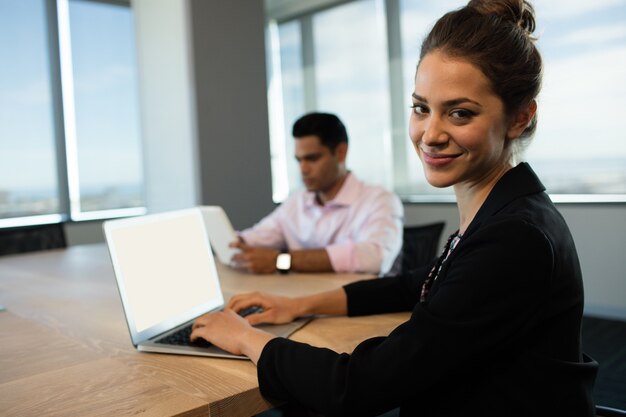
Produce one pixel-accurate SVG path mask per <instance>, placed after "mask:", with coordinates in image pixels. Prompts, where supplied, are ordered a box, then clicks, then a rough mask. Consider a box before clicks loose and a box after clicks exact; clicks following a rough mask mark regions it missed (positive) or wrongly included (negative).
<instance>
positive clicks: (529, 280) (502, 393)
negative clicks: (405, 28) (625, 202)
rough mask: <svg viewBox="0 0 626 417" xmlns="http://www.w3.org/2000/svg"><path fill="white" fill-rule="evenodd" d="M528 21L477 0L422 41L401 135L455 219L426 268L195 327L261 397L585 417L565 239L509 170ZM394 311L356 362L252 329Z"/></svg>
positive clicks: (495, 2)
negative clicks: (240, 363)
mask: <svg viewBox="0 0 626 417" xmlns="http://www.w3.org/2000/svg"><path fill="white" fill-rule="evenodd" d="M534 26H535V24H534V12H533V9H532V7H531V5H530V4H529V3H528V2H526V1H522V0H519V1H516V0H491V1H489V0H472V1H470V2H469V4H468V5H467V6H466V7H464V8H462V9H459V10H457V11H454V12H450V13H448V14H446V15H444V16H443V17H442V18H441V19H439V21H438V22H437V23H436V24H435V26H434V27H433V29H432V31H431V32H430V34H429V35H428V36H427V38H426V39H425V40H424V42H423V44H422V50H421V55H420V62H419V64H418V67H417V71H416V76H415V90H414V92H413V95H412V97H413V105H412V113H411V119H410V128H409V134H410V137H411V141H412V142H413V144H414V146H415V151H416V153H417V155H418V156H419V158H420V159H421V161H422V164H423V166H424V173H425V175H426V178H427V180H428V182H429V183H430V184H432V185H433V186H435V187H447V186H453V187H454V192H455V194H456V199H457V202H458V208H459V215H460V225H459V230H458V232H457V233H455V234H454V235H452V236H451V237H450V239H449V240H448V243H447V245H446V248H445V250H444V253H443V254H442V256H441V257H440V258H439V259H438V260H437V262H436V263H434V264H433V265H431V266H430V267H429V268H428V269H425V270H423V271H418V272H417V273H415V274H413V275H412V276H404V277H396V278H386V279H380V280H369V281H362V282H358V283H354V284H350V285H347V286H345V287H344V288H341V289H338V290H335V291H331V292H328V293H322V294H318V295H313V296H309V297H302V298H297V299H289V298H284V297H276V296H271V295H267V294H248V295H240V296H236V297H234V298H233V299H232V300H231V301H230V303H229V307H230V308H231V309H232V310H234V311H239V310H241V309H244V308H247V307H249V306H252V305H259V306H261V307H263V309H264V312H262V313H260V314H257V315H253V316H250V317H249V318H248V319H247V320H248V321H246V320H245V319H241V318H239V317H238V316H237V315H236V314H235V313H234V311H232V310H231V311H226V312H223V313H217V314H211V315H208V316H204V317H202V318H200V319H198V320H197V322H196V323H195V325H194V327H195V330H194V332H193V334H192V338H198V337H201V338H206V339H208V340H210V341H211V342H213V343H215V344H216V345H218V346H220V347H222V348H224V349H226V350H229V351H232V352H235V353H243V354H245V355H247V356H249V357H250V358H251V359H252V361H253V362H255V363H256V364H257V366H258V377H259V384H260V388H261V392H262V393H263V394H264V395H266V396H268V397H272V398H278V399H282V400H286V401H288V402H292V403H296V404H299V405H301V406H303V407H305V408H307V409H311V410H314V411H315V412H318V413H322V414H324V415H355V416H367V415H377V414H380V413H382V412H384V411H386V410H389V409H392V408H395V407H398V406H399V407H400V411H401V415H402V416H413V415H420V416H466V415H480V416H543V415H546V416H548V415H550V416H592V415H593V401H592V399H591V387H592V384H593V379H594V377H595V372H596V367H595V364H593V363H589V364H586V363H585V362H584V360H583V355H582V352H581V347H580V320H581V315H582V308H583V288H582V278H581V272H580V266H579V262H578V257H577V254H576V249H575V246H574V242H573V240H572V237H571V235H570V232H569V230H568V228H567V225H566V224H565V222H564V220H563V218H562V217H561V216H560V214H559V213H558V212H557V210H556V209H555V207H554V206H553V204H552V203H551V202H550V199H549V198H548V196H547V195H546V194H545V193H544V187H543V186H542V184H541V183H540V182H539V180H538V179H537V177H536V176H535V174H534V173H533V171H532V170H531V168H530V167H529V166H528V165H527V164H524V163H523V164H519V165H517V166H515V167H513V164H512V160H513V158H514V156H515V151H516V149H517V148H519V147H520V144H522V141H524V140H527V139H528V138H530V137H531V135H532V134H533V132H534V129H535V126H536V123H535V121H536V109H537V104H536V101H535V98H536V97H537V94H538V93H539V89H540V83H541V72H542V64H541V57H540V55H539V53H538V51H537V49H536V48H535V45H534V43H533V42H534V40H533V38H532V37H531V34H532V32H533V30H534ZM401 310H405V311H412V315H411V317H410V319H409V320H408V321H407V322H406V323H403V324H402V325H400V326H399V327H397V328H396V329H395V330H394V331H393V332H392V333H391V334H390V335H389V336H388V337H377V338H372V339H369V340H366V341H365V342H363V343H361V344H360V345H359V346H357V348H356V349H355V350H354V352H353V353H352V354H350V355H348V354H337V353H335V352H332V351H330V350H327V349H320V348H314V347H311V346H308V345H305V344H302V343H297V342H294V341H290V340H287V339H282V338H273V337H272V336H271V335H268V334H266V333H264V332H262V331H260V330H256V329H253V328H252V327H250V325H249V323H253V324H254V323H258V322H272V323H280V322H287V321H290V320H292V319H293V318H295V317H298V316H301V315H307V314H348V315H363V314H377V313H383V312H393V311H401ZM233 329H236V330H233Z"/></svg>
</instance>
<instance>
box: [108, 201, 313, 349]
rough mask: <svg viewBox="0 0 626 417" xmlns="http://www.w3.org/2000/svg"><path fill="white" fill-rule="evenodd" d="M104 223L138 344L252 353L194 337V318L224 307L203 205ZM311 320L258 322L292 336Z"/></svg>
mask: <svg viewBox="0 0 626 417" xmlns="http://www.w3.org/2000/svg"><path fill="white" fill-rule="evenodd" d="M103 229H104V235H105V238H106V243H107V246H108V248H109V254H110V256H111V261H112V264H113V270H114V272H115V278H116V281H117V286H118V289H119V293H120V297H121V300H122V307H123V308H124V314H125V316H126V322H127V324H128V329H129V332H130V337H131V341H132V344H133V346H135V348H136V349H137V350H139V351H145V352H161V353H173V354H184V355H198V356H213V357H222V358H237V359H246V357H245V356H239V355H233V354H231V353H228V352H226V351H224V350H222V349H219V348H218V347H216V346H214V345H211V344H210V343H208V342H206V341H204V340H201V341H198V342H197V343H194V344H191V343H190V342H189V337H188V335H189V333H190V327H191V324H192V323H193V321H194V319H196V318H197V317H199V316H201V315H203V314H205V313H207V312H212V311H219V310H221V309H222V308H223V307H224V296H223V293H222V289H221V286H220V281H219V277H218V274H217V269H216V267H215V260H214V258H213V253H212V251H211V245H210V243H209V239H208V237H207V230H206V226H205V223H204V220H203V213H202V210H201V208H199V207H196V208H191V209H185V210H176V211H170V212H165V213H158V214H150V215H145V216H140V217H132V218H125V219H116V220H109V221H105V222H104V223H103ZM307 321H308V319H301V320H297V321H294V322H293V323H288V324H284V325H267V324H265V325H259V326H258V327H260V328H262V329H263V330H266V331H268V332H270V333H273V334H275V335H277V336H281V337H288V336H289V335H290V334H291V333H293V332H294V331H295V330H297V329H298V328H300V327H302V326H303V325H304V324H305V323H306V322H307ZM181 333H182V335H181ZM185 334H186V336H185Z"/></svg>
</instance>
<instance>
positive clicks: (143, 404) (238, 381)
mask: <svg viewBox="0 0 626 417" xmlns="http://www.w3.org/2000/svg"><path fill="white" fill-rule="evenodd" d="M219 271H220V278H221V281H222V286H223V288H224V292H225V296H226V297H227V298H228V297H230V296H231V295H232V294H234V293H237V292H247V291H252V290H257V289H260V290H264V291H271V292H275V293H280V294H285V295H300V294H308V293H313V292H318V291H323V290H328V289H332V288H337V287H339V286H341V285H343V284H346V283H348V282H352V281H355V280H357V279H361V278H363V276H358V275H354V274H348V275H344V274H289V275H278V274H277V275H265V276H255V275H251V274H245V273H241V272H238V271H234V270H232V269H230V268H227V267H220V268H219ZM0 304H1V305H3V306H4V307H5V308H6V311H3V312H0V415H2V416H4V415H11V416H13V415H16V416H48V415H63V416H92V415H98V416H124V415H141V416H159V417H160V416H168V415H176V416H251V415H254V414H256V413H259V412H261V411H264V410H266V409H268V408H271V407H273V405H272V404H271V403H270V402H268V401H267V400H265V399H264V398H263V397H262V396H261V395H260V392H259V387H258V381H257V376H256V367H255V366H254V365H253V364H252V363H251V362H249V361H243V360H232V359H214V358H205V357H193V356H179V355H166V354H155V353H140V352H137V351H135V349H134V348H133V347H132V344H131V342H130V336H129V334H128V329H127V327H126V322H125V320H124V315H123V314H124V313H123V311H122V306H121V303H120V300H119V295H118V292H117V287H116V285H115V278H114V276H113V269H112V267H111V264H110V260H109V257H108V253H107V251H106V247H105V246H104V245H84V246H75V247H71V248H69V249H66V250H54V251H47V252H39V253H36V254H25V255H16V256H9V257H1V258H0ZM407 318H408V314H389V315H380V316H368V317H358V318H347V317H324V318H318V319H316V320H314V321H313V322H311V323H309V324H308V325H306V326H305V327H303V328H302V329H300V330H299V331H297V332H296V333H294V334H293V335H292V338H293V339H295V340H298V341H302V342H306V343H310V344H312V345H316V346H325V347H329V348H331V349H334V350H336V351H338V352H351V351H352V350H353V349H354V347H355V346H356V345H357V344H358V343H359V342H361V341H362V340H364V339H366V338H368V337H373V336H379V335H386V334H388V333H389V332H390V331H391V330H392V329H393V328H394V327H396V326H397V325H398V324H400V323H401V322H403V321H405V320H406V319H407Z"/></svg>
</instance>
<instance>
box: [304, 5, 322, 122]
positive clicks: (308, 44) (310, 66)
mask: <svg viewBox="0 0 626 417" xmlns="http://www.w3.org/2000/svg"><path fill="white" fill-rule="evenodd" d="M300 30H301V31H302V32H301V39H302V77H303V81H304V109H305V111H306V112H311V111H316V110H318V109H317V84H316V81H315V46H314V43H315V42H314V39H313V17H312V16H311V15H308V16H304V17H303V18H302V19H300Z"/></svg>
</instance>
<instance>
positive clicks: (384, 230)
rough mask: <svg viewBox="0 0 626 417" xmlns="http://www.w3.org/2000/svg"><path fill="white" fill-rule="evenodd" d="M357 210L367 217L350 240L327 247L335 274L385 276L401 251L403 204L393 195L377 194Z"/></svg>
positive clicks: (387, 193) (386, 193) (365, 200)
mask: <svg viewBox="0 0 626 417" xmlns="http://www.w3.org/2000/svg"><path fill="white" fill-rule="evenodd" d="M359 210H362V211H363V213H367V217H366V218H365V219H364V221H361V222H359V223H358V225H357V226H356V227H355V230H354V232H353V236H352V240H350V241H347V242H338V243H335V244H332V245H329V246H328V247H327V248H326V250H327V252H328V256H329V258H330V261H331V264H332V266H333V269H334V270H335V271H337V272H367V273H380V274H384V273H386V272H388V271H389V269H390V268H391V266H392V264H393V261H394V260H395V259H396V257H397V256H398V253H399V252H400V249H401V248H402V224H403V217H404V209H403V207H402V203H401V202H400V199H399V198H398V197H397V196H396V195H395V194H392V193H389V192H379V193H377V194H375V195H372V196H371V198H367V199H364V200H363V202H362V203H361V207H359Z"/></svg>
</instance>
